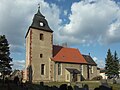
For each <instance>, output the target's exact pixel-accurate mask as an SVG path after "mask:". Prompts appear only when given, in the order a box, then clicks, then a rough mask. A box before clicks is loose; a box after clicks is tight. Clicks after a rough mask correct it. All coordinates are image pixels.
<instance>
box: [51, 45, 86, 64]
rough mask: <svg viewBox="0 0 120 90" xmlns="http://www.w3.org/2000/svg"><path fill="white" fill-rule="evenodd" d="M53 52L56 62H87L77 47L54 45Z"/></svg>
mask: <svg viewBox="0 0 120 90" xmlns="http://www.w3.org/2000/svg"><path fill="white" fill-rule="evenodd" d="M53 54H54V55H53V58H52V60H53V61H56V62H67V63H83V64H87V62H86V60H85V59H84V57H83V56H82V55H81V53H80V51H79V50H78V49H76V48H67V47H61V46H53Z"/></svg>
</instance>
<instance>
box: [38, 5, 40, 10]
mask: <svg viewBox="0 0 120 90" xmlns="http://www.w3.org/2000/svg"><path fill="white" fill-rule="evenodd" d="M38 12H40V3H38Z"/></svg>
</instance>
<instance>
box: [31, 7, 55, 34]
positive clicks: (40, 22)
mask: <svg viewBox="0 0 120 90" xmlns="http://www.w3.org/2000/svg"><path fill="white" fill-rule="evenodd" d="M30 28H35V29H39V30H43V31H48V32H53V31H52V30H51V29H50V27H49V25H48V22H47V20H46V19H45V16H43V15H42V14H41V12H40V6H39V7H38V12H37V13H36V14H35V15H34V18H33V22H32V24H31V26H30Z"/></svg>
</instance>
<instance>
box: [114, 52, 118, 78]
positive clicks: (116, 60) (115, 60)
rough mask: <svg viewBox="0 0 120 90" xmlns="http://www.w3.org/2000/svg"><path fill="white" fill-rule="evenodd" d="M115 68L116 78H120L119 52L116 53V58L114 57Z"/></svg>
mask: <svg viewBox="0 0 120 90" xmlns="http://www.w3.org/2000/svg"><path fill="white" fill-rule="evenodd" d="M113 62H114V64H113V67H114V76H117V77H118V76H119V58H118V56H117V52H116V51H115V52H114V56H113Z"/></svg>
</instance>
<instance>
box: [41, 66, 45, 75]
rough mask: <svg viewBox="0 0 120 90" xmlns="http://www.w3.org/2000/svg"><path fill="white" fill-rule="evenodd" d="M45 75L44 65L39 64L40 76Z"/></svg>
mask: <svg viewBox="0 0 120 90" xmlns="http://www.w3.org/2000/svg"><path fill="white" fill-rule="evenodd" d="M44 74H45V64H41V75H44Z"/></svg>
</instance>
